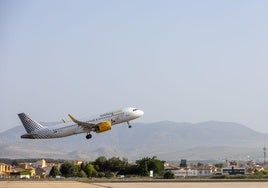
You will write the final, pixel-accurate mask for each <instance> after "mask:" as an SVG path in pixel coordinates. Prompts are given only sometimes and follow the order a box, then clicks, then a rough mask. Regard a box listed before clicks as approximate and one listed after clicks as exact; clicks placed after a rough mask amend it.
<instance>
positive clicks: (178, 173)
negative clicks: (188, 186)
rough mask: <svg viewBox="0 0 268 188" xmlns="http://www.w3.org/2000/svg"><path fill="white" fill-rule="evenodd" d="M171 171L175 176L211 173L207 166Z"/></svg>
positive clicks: (208, 174)
mask: <svg viewBox="0 0 268 188" xmlns="http://www.w3.org/2000/svg"><path fill="white" fill-rule="evenodd" d="M171 172H173V174H174V175H175V176H176V177H187V176H210V175H211V174H212V170H211V169H209V168H196V169H172V170H171Z"/></svg>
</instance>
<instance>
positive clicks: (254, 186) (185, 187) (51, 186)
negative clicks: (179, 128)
mask: <svg viewBox="0 0 268 188" xmlns="http://www.w3.org/2000/svg"><path fill="white" fill-rule="evenodd" d="M267 187H268V182H190V183H181V182H168V183H161V182H159V183H81V182H75V181H30V182H29V181H28V182H27V181H0V188H267Z"/></svg>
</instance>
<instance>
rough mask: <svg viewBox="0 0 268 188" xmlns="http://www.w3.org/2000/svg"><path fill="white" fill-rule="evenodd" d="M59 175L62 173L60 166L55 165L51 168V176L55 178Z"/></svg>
mask: <svg viewBox="0 0 268 188" xmlns="http://www.w3.org/2000/svg"><path fill="white" fill-rule="evenodd" d="M58 175H61V173H60V171H59V169H58V167H56V166H53V167H52V169H51V170H50V173H49V176H50V177H53V178H55V177H56V176H58Z"/></svg>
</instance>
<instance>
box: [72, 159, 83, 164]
mask: <svg viewBox="0 0 268 188" xmlns="http://www.w3.org/2000/svg"><path fill="white" fill-rule="evenodd" d="M82 163H83V161H82V160H74V161H73V164H74V165H81V164H82Z"/></svg>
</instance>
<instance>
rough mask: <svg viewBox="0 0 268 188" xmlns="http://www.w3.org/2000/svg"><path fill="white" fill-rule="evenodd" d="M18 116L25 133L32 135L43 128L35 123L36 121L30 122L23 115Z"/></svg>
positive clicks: (25, 115)
mask: <svg viewBox="0 0 268 188" xmlns="http://www.w3.org/2000/svg"><path fill="white" fill-rule="evenodd" d="M18 116H19V118H20V120H21V122H22V124H23V126H24V128H25V130H26V132H27V133H32V132H34V131H36V130H40V129H43V128H44V127H43V126H42V125H41V124H40V123H37V122H36V121H34V120H32V119H31V118H30V117H29V116H28V115H27V114H25V113H20V114H18Z"/></svg>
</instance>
